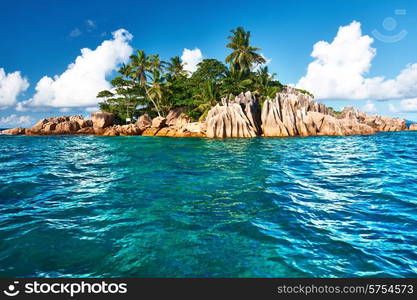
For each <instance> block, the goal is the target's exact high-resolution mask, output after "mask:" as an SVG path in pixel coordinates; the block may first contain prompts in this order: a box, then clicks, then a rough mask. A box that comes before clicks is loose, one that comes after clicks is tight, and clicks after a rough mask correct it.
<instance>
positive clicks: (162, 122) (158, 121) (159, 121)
mask: <svg viewBox="0 0 417 300" xmlns="http://www.w3.org/2000/svg"><path fill="white" fill-rule="evenodd" d="M166 122H167V119H166V118H164V117H156V118H154V119H153V120H152V128H162V127H165V126H166Z"/></svg>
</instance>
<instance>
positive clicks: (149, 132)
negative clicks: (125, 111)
mask: <svg viewBox="0 0 417 300" xmlns="http://www.w3.org/2000/svg"><path fill="white" fill-rule="evenodd" d="M158 131H159V129H158V128H147V129H145V131H143V132H142V136H154V135H155V134H156V133H157V132H158Z"/></svg>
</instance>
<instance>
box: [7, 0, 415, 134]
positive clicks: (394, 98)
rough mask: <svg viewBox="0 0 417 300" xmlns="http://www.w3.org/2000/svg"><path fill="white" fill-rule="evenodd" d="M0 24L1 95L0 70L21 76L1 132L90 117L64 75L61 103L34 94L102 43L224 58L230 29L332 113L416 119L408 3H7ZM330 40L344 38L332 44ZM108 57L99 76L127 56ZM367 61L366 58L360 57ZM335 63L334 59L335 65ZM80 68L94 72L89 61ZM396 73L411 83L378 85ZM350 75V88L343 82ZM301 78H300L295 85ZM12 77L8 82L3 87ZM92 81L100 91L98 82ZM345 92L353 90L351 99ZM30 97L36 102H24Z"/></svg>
mask: <svg viewBox="0 0 417 300" xmlns="http://www.w3.org/2000/svg"><path fill="white" fill-rule="evenodd" d="M353 21H356V22H358V23H352V22H353ZM355 24H357V25H356V26H355ZM358 24H359V25H358ZM0 25H1V26H0V36H1V39H2V42H1V46H0V92H1V91H3V92H4V90H5V87H4V85H3V89H2V88H1V80H2V76H1V69H3V72H4V74H3V79H4V80H5V78H7V76H8V75H10V74H13V73H14V72H16V71H19V72H20V74H19V76H20V78H21V79H22V80H21V81H20V86H19V88H20V90H19V92H18V93H17V96H16V99H15V100H13V99H10V98H8V99H5V97H6V96H3V97H2V95H1V94H0V121H1V122H0V127H10V126H15V125H20V124H18V123H24V122H27V123H28V124H23V125H30V124H33V123H34V122H35V121H36V120H37V119H38V118H40V117H43V116H52V115H60V114H63V112H65V113H66V114H76V113H80V114H85V115H87V114H89V111H91V110H93V109H94V107H95V105H94V104H93V103H92V102H91V101H89V102H88V101H87V102H88V103H87V102H86V104H85V105H84V103H82V102H81V100H80V101H78V100H74V101H75V102H76V103H79V104H80V106H75V104H74V103H72V104H71V103H70V102H71V101H72V99H71V95H73V94H74V90H73V89H74V88H76V87H74V86H67V85H76V83H77V82H75V81H74V82H72V81H71V80H70V79H71V78H73V77H70V76H69V79H67V80H65V81H63V80H62V81H63V82H62V84H61V82H59V84H55V85H56V86H58V85H59V93H58V92H57V95H62V93H63V90H62V89H64V87H62V86H63V85H65V90H64V91H65V92H66V91H69V92H68V93H69V95H64V97H62V99H60V100H57V101H55V100H54V101H53V100H51V99H43V97H48V96H45V94H47V93H46V92H42V90H41V92H38V93H37V92H36V90H35V87H36V86H37V84H38V82H39V81H40V80H41V79H42V78H43V77H44V76H48V77H50V80H49V81H48V82H49V83H48V86H47V87H45V89H44V91H48V92H49V91H51V90H53V91H55V90H56V89H58V88H57V87H54V83H53V82H54V81H55V79H56V78H54V76H55V75H58V76H61V75H62V74H63V73H64V72H65V71H66V70H67V68H68V65H69V64H71V63H74V62H75V60H76V58H77V57H78V56H80V55H81V52H80V50H81V49H82V48H89V49H91V50H93V51H94V50H95V49H96V48H97V47H98V46H100V45H101V44H102V43H103V41H105V40H109V41H114V43H113V45H112V46H109V47H113V48H108V49H110V50H109V51H113V50H111V49H121V50H120V51H122V52H123V51H127V52H128V51H129V49H128V48H129V47H131V48H132V49H138V48H139V49H144V50H145V51H146V52H147V53H159V54H160V55H161V56H162V58H164V59H168V58H169V57H171V56H176V55H179V56H181V55H182V54H183V50H184V49H185V48H187V49H191V50H193V49H196V48H198V49H200V50H201V53H202V55H203V56H204V57H210V58H211V57H213V58H217V59H220V60H224V57H225V56H226V55H227V54H228V49H226V48H225V44H226V43H227V36H228V35H229V31H230V30H231V29H233V28H235V27H237V26H243V27H245V28H246V29H247V30H250V31H251V33H252V37H253V38H252V44H254V45H256V46H259V47H261V48H262V51H261V52H262V54H263V55H265V56H266V57H267V58H268V59H269V60H270V62H269V68H270V70H271V71H272V72H274V73H276V74H277V78H278V79H279V80H281V81H282V82H283V83H293V84H303V85H304V86H308V87H310V86H311V87H312V88H313V89H316V90H317V92H316V93H315V94H316V96H317V95H318V96H321V97H319V101H321V102H324V103H326V104H329V105H331V106H333V107H335V108H338V109H339V108H342V107H343V106H346V105H353V106H356V107H358V108H360V109H363V108H366V109H367V110H369V112H372V113H377V114H382V115H390V116H398V117H403V118H406V119H409V120H415V121H417V108H416V107H417V100H416V99H417V88H413V86H414V81H412V80H415V83H416V84H415V86H416V87H417V75H416V76H415V77H414V75H415V74H417V72H414V68H412V67H410V66H412V64H414V63H417V3H416V2H415V1H376V0H375V1H320V0H316V1H301V0H294V1H288V0H287V1H257V2H256V1H255V2H254V1H242V0H241V1H123V0H120V1H107V0H101V1H75V0H73V1H64V0H63V1H46V0H43V1H42V0H39V1H23V0H15V1H2V2H0ZM340 26H345V30H344V31H343V32H345V33H344V35H343V32H340V35H339V34H338V30H339V27H340ZM121 28H123V29H125V30H126V31H127V32H128V33H129V34H131V35H132V36H133V38H130V37H127V38H126V37H124V38H122V40H119V41H116V38H115V37H113V36H112V32H115V31H117V30H118V29H121ZM375 30H377V31H378V32H379V33H380V34H383V35H385V36H386V37H388V38H395V37H396V36H397V35H399V34H400V33H401V32H403V33H404V32H405V36H403V37H402V38H401V39H399V40H398V41H396V42H387V41H386V40H385V41H384V38H382V39H381V38H380V36H379V35H378V36H379V38H378V37H376V36H375V33H376V31H375ZM378 32H377V33H376V34H378ZM336 36H339V37H340V39H339V40H343V41H344V42H343V41H342V42H337V43H334V44H332V41H333V39H334V38H335V37H336ZM343 36H345V38H343ZM366 36H368V37H369V38H370V39H372V40H369V39H367V38H366ZM364 37H365V38H364ZM319 41H326V42H327V45H322V46H321V48H320V49H321V50H320V49H319V50H320V51H319V54H318V56H316V57H315V58H313V57H312V56H311V54H312V51H313V46H314V45H315V44H316V43H317V42H319ZM116 42H118V44H117V43H116ZM336 44H337V45H336ZM117 47H124V48H117ZM103 51H104V50H103ZM106 53H107V52H106ZM112 53H114V51H113V52H112ZM114 55H116V56H117V55H119V56H117V57H112V59H114V61H112V63H109V65H106V67H105V68H104V69H102V70H101V71H102V72H104V73H106V74H108V73H109V70H110V69H111V68H114V65H115V64H117V63H119V62H120V61H122V60H123V59H124V56H127V54H126V53H125V55H124V56H123V55H121V54H114ZM329 55H330V56H331V57H330V58H329ZM366 55H371V56H372V57H371V58H369V59H367V60H366V59H365V61H362V57H366ZM102 56H104V54H103V55H102ZM345 57H348V58H346V59H347V61H346V60H345ZM323 59H326V60H327V59H328V60H329V62H328V63H327V64H325V65H324V66H323V65H322V62H321V63H320V61H321V60H323ZM92 60H94V61H95V59H93V58H92ZM340 60H343V61H342V62H340V63H339V61H340ZM85 61H87V59H86V60H85ZM314 61H318V62H319V63H318V65H314ZM356 61H358V63H357V62H356ZM81 63H82V62H80V63H79V64H81ZM311 63H313V65H312V68H313V67H319V69H320V70H318V71H317V70H316V71H314V70H313V71H309V72H307V68H308V66H309V64H311ZM88 66H89V68H90V69H91V68H94V67H95V65H94V64H91V63H90V64H88ZM355 66H357V67H355ZM351 67H352V68H353V69H352V70H351V69H350V68H351ZM84 68H85V67H84ZM80 69H81V71H79V72H78V73H77V74H82V72H83V71H82V70H83V67H82V66H80ZM345 70H346V72H345ZM402 71H405V74H406V75H407V74H408V75H407V78H411V79H410V80H411V82H410V80H408V81H407V80H405V79H404V78H403V79H399V80H397V81H395V82H389V81H387V79H392V78H395V77H396V76H397V75H398V74H400V72H402ZM104 73H103V74H104ZM15 75H16V76H15V77H17V74H15ZM356 75H358V76H359V79H358V78H357V79H358V80H357V81H358V82H355V81H354V80H353V79H352V78H355V76H356ZM322 76H324V77H323V78H322ZM381 76H383V77H385V79H383V80H379V81H380V82H379V83H375V82H374V81H375V80H368V81H369V82H368V81H366V80H365V79H368V78H371V79H372V78H373V79H375V78H377V77H381ZM15 77H14V79H16V78H15ZM74 77H79V76H74ZM303 77H305V80H304V81H300V79H301V78H303ZM403 77H404V76H403ZM107 79H108V78H107ZM11 80H12V79H11V77H9V83H10V82H11ZM16 80H17V79H16ZM23 80H25V82H23ZM359 81H361V82H360V83H359ZM365 81H366V82H365ZM85 82H87V81H85ZM333 83H334V86H333V87H335V89H332V84H333ZM27 84H29V87H27ZM100 84H101V85H100V86H103V85H105V83H104V82H102V81H101V82H100ZM92 85H94V84H90V85H89V86H92ZM335 90H336V91H335ZM353 90H360V93H359V92H358V94H357V95H356V94H355V93H353V92H352V91H353ZM391 90H395V92H391ZM71 91H72V92H71ZM35 94H38V95H36V96H35ZM8 95H9V94H8ZM48 95H49V94H48ZM34 96H35V98H36V100H34V101H33V100H32V101H30V102H27V100H30V99H32V98H34ZM56 97H58V96H56ZM74 97H75V96H74ZM336 98H337V99H336ZM335 99H336V100H335ZM2 101H3V105H2ZM24 101H26V102H24ZM65 101H68V106H67V104H66V102H65ZM19 102H24V103H27V104H25V105H24V109H22V107H23V106H21V108H20V109H18V110H16V107H17V105H18V103H19ZM81 104H82V105H81Z"/></svg>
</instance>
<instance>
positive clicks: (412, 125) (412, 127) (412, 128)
mask: <svg viewBox="0 0 417 300" xmlns="http://www.w3.org/2000/svg"><path fill="white" fill-rule="evenodd" d="M408 129H409V130H417V124H411V125H410V127H409V128H408Z"/></svg>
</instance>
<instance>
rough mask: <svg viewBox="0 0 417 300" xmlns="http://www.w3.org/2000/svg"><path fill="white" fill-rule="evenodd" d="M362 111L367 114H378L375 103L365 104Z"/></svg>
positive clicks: (368, 102)
mask: <svg viewBox="0 0 417 300" xmlns="http://www.w3.org/2000/svg"><path fill="white" fill-rule="evenodd" d="M362 110H363V111H364V112H366V113H376V112H377V109H376V106H375V103H373V102H372V101H367V102H366V103H365V105H364V106H363V108H362Z"/></svg>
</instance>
